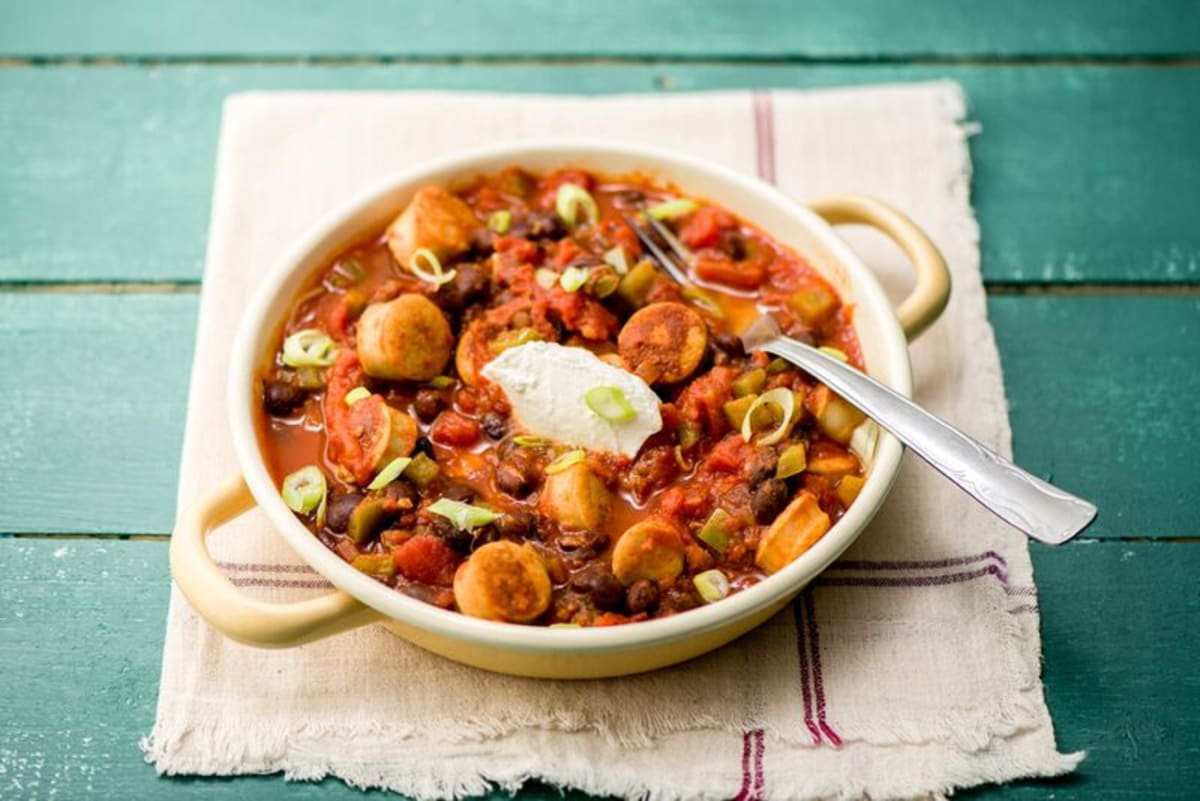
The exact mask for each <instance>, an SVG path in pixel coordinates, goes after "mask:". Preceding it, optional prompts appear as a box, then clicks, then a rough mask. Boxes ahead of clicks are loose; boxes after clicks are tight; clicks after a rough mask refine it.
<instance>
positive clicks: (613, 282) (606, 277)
mask: <svg viewBox="0 0 1200 801" xmlns="http://www.w3.org/2000/svg"><path fill="white" fill-rule="evenodd" d="M600 272H601V273H602V274H601V275H599V276H597V277H596V280H594V281H592V284H591V286H589V287H588V288H587V289H588V292H589V293H590V294H591V295H592V297H595V298H599V299H600V300H603V299H604V298H607V297H608V296H609V295H611V294H612V293H614V292H616V291H617V287H619V286H620V285H621V279H620V278H618V277H617V274H616V273H614V272H611V271H609V270H603V269H602V270H600Z"/></svg>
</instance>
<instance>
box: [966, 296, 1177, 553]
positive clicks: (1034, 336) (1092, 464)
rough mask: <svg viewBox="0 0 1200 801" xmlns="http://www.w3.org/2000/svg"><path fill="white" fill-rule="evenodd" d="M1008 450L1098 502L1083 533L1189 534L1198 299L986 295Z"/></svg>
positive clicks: (1121, 534)
mask: <svg viewBox="0 0 1200 801" xmlns="http://www.w3.org/2000/svg"><path fill="white" fill-rule="evenodd" d="M988 308H989V312H990V314H991V319H992V324H993V325H994V326H995V329H996V338H997V341H998V343H999V346H1000V354H1001V357H1002V361H1003V366H1004V379H1005V386H1006V389H1007V391H1008V398H1009V406H1010V409H1011V420H1012V428H1013V445H1014V449H1015V450H1014V452H1015V453H1016V454H1017V456H1018V458H1019V460H1020V461H1021V462H1022V464H1023V465H1024V466H1025V467H1026V468H1028V469H1029V470H1031V471H1034V472H1036V473H1038V474H1040V475H1043V476H1046V477H1049V478H1051V479H1052V480H1054V481H1056V482H1060V483H1061V485H1062V486H1063V487H1065V488H1067V489H1070V490H1073V491H1075V492H1078V493H1080V494H1081V495H1083V496H1084V497H1086V498H1090V499H1091V500H1092V501H1094V502H1096V504H1097V505H1098V506H1099V507H1100V516H1099V518H1098V520H1097V522H1096V523H1094V524H1093V526H1092V528H1091V529H1089V530H1088V532H1087V536H1099V537H1111V536H1121V537H1169V536H1183V535H1190V534H1192V533H1194V532H1193V531H1190V529H1193V528H1194V527H1195V521H1196V519H1197V515H1196V509H1197V508H1200V472H1198V471H1197V470H1196V469H1195V466H1194V464H1195V460H1194V457H1193V456H1192V454H1195V453H1197V452H1198V451H1200V431H1198V430H1197V427H1196V426H1195V425H1194V424H1193V423H1192V421H1191V417H1190V416H1191V413H1192V412H1193V410H1194V409H1195V408H1196V403H1195V399H1196V398H1198V397H1200V370H1198V369H1197V367H1198V366H1200V298H1196V297H1194V296H1191V297H1179V296H1176V297H1172V296H1162V295H1154V296H1139V297H1136V298H1134V297H1129V296H1121V295H1106V296H1098V297H1071V298H1066V297H1061V296H1057V297H1056V296H1038V297H1011V296H1010V297H993V298H992V299H991V300H990V302H989V304H988Z"/></svg>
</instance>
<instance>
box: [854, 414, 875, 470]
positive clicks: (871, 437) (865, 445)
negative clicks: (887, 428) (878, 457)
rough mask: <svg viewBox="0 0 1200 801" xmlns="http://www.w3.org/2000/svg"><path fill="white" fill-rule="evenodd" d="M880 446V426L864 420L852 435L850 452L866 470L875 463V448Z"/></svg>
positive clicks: (872, 421)
mask: <svg viewBox="0 0 1200 801" xmlns="http://www.w3.org/2000/svg"><path fill="white" fill-rule="evenodd" d="M878 444H879V424H878V423H876V422H875V421H874V420H864V421H863V422H862V423H861V424H859V426H858V428H856V429H854V431H853V432H852V433H851V434H850V452H851V453H853V454H854V455H855V456H857V457H858V460H859V461H860V462H862V465H863V467H864V468H866V467H870V465H871V463H872V462H873V461H875V448H876V446H877V445H878Z"/></svg>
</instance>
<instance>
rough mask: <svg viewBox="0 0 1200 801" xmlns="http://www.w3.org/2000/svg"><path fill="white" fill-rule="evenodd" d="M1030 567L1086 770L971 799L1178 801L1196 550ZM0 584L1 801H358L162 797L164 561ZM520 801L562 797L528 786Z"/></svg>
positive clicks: (334, 792)
mask: <svg viewBox="0 0 1200 801" xmlns="http://www.w3.org/2000/svg"><path fill="white" fill-rule="evenodd" d="M1035 563H1036V569H1037V577H1038V583H1039V585H1040V597H1039V599H1038V603H1039V605H1040V606H1041V611H1042V630H1043V638H1044V643H1045V645H1044V651H1045V662H1046V668H1045V680H1046V684H1047V698H1048V701H1049V703H1050V707H1051V711H1052V712H1053V714H1054V718H1055V724H1056V730H1057V732H1058V738H1059V743H1060V746H1061V747H1062V748H1063V749H1064V750H1068V751H1071V750H1079V749H1087V750H1088V751H1089V757H1088V759H1087V761H1085V762H1084V763H1083V765H1082V767H1081V768H1080V771H1079V774H1078V775H1077V776H1076V777H1074V778H1072V779H1067V780H1060V781H1054V782H1024V783H1018V784H1016V785H1013V786H1011V787H1007V788H988V789H986V790H984V791H977V792H973V793H966V794H963V795H964V797H967V798H975V799H984V798H987V799H991V798H998V799H1015V800H1020V799H1027V798H1028V799H1035V798H1046V797H1047V796H1048V795H1050V794H1053V796H1054V797H1055V798H1057V799H1059V800H1060V801H1074V800H1075V799H1080V800H1081V801H1082V800H1083V799H1088V800H1089V801H1091V800H1093V799H1100V801H1104V800H1105V799H1113V800H1114V801H1115V800H1116V799H1121V800H1122V801H1133V800H1134V799H1137V800H1138V801H1143V800H1144V799H1167V798H1181V797H1185V796H1186V795H1187V792H1188V791H1186V790H1185V789H1184V787H1183V786H1182V785H1181V784H1180V782H1181V781H1183V780H1185V779H1186V777H1187V776H1188V775H1189V774H1190V772H1191V769H1192V768H1194V766H1195V763H1196V757H1197V754H1198V753H1200V684H1198V683H1197V681H1196V678H1195V671H1194V670H1193V663H1194V659H1193V658H1192V657H1193V655H1192V651H1191V650H1190V643H1191V642H1192V641H1193V639H1194V637H1193V634H1194V631H1193V630H1194V628H1195V620H1196V617H1197V615H1200V588H1198V585H1197V583H1196V581H1195V577H1196V575H1197V574H1198V573H1200V547H1196V546H1193V545H1190V544H1162V543H1081V544H1073V545H1069V546H1065V547H1063V548H1060V549H1048V548H1038V549H1037V551H1036V552H1035ZM0 566H2V567H3V570H0V653H3V654H5V655H6V663H7V664H6V667H7V668H8V674H9V681H10V690H11V691H10V692H9V693H7V694H6V696H5V714H4V715H3V716H0V765H3V766H4V770H3V771H0V797H5V798H8V797H12V798H31V799H42V798H51V797H59V798H82V797H85V796H86V797H89V798H102V799H126V798H167V799H172V798H174V799H183V798H205V799H210V800H212V801H220V799H251V798H289V799H290V798H297V799H310V798H322V799H326V798H347V799H349V798H358V797H360V793H358V791H355V790H350V789H348V788H346V787H345V786H344V785H342V784H341V783H340V782H337V781H326V782H323V783H321V784H318V785H309V784H285V783H284V782H283V781H282V780H281V779H279V778H278V777H254V778H240V779H233V780H229V779H159V778H157V777H156V776H155V774H154V771H153V769H151V768H150V767H149V766H148V765H146V764H145V763H144V762H143V761H142V758H141V754H140V753H139V752H138V749H137V742H138V740H139V739H140V738H141V737H142V736H143V735H145V734H146V733H147V732H148V731H149V730H150V727H151V725H152V723H153V719H154V705H155V699H156V695H157V685H158V676H159V666H160V655H161V648H162V627H163V620H164V616H165V614H166V602H167V596H168V577H167V554H166V545H165V544H164V543H157V542H116V541H108V542H103V541H95V540H91V541H73V542H61V541H50V540H29V539H7V540H0ZM85 667H86V669H84V668H85ZM490 797H491V798H494V799H501V798H505V797H506V796H504V795H503V794H500V793H495V794H493V795H492V796H490ZM519 797H520V798H521V799H524V801H532V799H538V800H539V801H541V799H546V801H549V799H552V798H557V797H558V795H557V793H556V792H555V791H552V790H550V789H548V788H546V787H543V786H537V787H533V788H530V789H529V790H527V791H526V792H524V793H522V794H521V795H520V796H519ZM568 797H569V798H573V799H582V798H583V796H581V795H578V794H573V795H569V796H568Z"/></svg>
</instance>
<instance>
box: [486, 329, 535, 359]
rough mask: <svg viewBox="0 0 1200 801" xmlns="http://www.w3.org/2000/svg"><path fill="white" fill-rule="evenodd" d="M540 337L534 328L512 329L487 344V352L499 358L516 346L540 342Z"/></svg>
mask: <svg viewBox="0 0 1200 801" xmlns="http://www.w3.org/2000/svg"><path fill="white" fill-rule="evenodd" d="M541 339H542V335H541V334H539V333H538V332H537V329H536V328H530V327H529V326H526V327H525V328H514V329H511V330H508V331H503V332H501V333H500V334H498V335H496V338H495V339H493V340H492V341H491V342H489V343H488V350H490V351H491V352H492V353H494V354H496V355H497V356H499V355H500V354H501V353H503V352H504V351H506V350H508V349H509V348H515V347H517V346H518V345H524V344H526V343H529V342H540V341H541Z"/></svg>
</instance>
